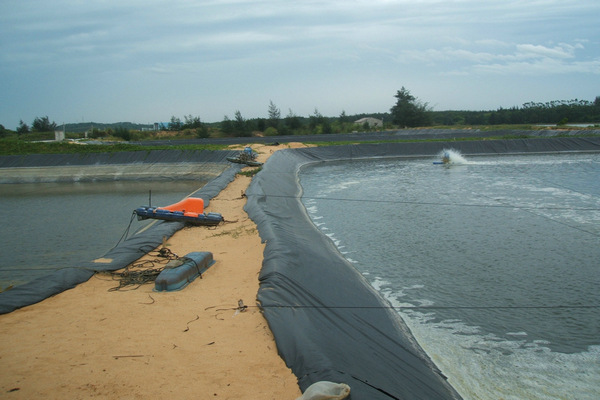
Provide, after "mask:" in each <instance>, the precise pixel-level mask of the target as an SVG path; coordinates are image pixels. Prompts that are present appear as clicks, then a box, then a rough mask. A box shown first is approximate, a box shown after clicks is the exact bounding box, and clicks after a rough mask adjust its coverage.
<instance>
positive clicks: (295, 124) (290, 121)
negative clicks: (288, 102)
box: [284, 108, 302, 131]
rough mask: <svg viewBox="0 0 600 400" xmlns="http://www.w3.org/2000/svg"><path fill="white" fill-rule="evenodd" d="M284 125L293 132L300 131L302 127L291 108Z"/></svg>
mask: <svg viewBox="0 0 600 400" xmlns="http://www.w3.org/2000/svg"><path fill="white" fill-rule="evenodd" d="M284 123H285V126H286V127H287V128H288V129H290V130H292V131H294V130H297V129H300V127H301V126H302V122H300V118H299V117H298V116H297V115H296V114H294V112H293V111H292V109H291V108H290V109H289V112H288V115H286V117H285V120H284Z"/></svg>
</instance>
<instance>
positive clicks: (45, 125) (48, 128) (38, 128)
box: [31, 116, 56, 132]
mask: <svg viewBox="0 0 600 400" xmlns="http://www.w3.org/2000/svg"><path fill="white" fill-rule="evenodd" d="M31 128H32V130H33V131H34V132H54V130H55V129H56V123H55V122H52V123H50V120H49V119H48V116H45V117H41V118H40V117H35V119H34V120H33V124H31Z"/></svg>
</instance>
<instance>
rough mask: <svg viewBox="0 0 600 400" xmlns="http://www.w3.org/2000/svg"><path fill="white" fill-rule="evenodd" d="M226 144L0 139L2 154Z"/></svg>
mask: <svg viewBox="0 0 600 400" xmlns="http://www.w3.org/2000/svg"><path fill="white" fill-rule="evenodd" d="M226 148H227V146H226V145H216V144H206V145H180V146H178V145H172V144H165V145H158V146H139V145H133V144H128V143H110V144H77V143H74V142H28V141H23V140H18V139H4V140H0V155H4V156H5V155H23V154H87V153H113V152H121V151H150V150H166V149H170V150H225V149H226Z"/></svg>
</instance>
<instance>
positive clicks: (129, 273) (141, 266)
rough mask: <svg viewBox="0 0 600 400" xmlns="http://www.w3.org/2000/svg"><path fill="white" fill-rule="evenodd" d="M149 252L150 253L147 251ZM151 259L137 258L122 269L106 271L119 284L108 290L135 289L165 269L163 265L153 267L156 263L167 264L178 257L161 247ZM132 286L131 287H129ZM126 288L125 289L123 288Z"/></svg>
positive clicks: (151, 280)
mask: <svg viewBox="0 0 600 400" xmlns="http://www.w3.org/2000/svg"><path fill="white" fill-rule="evenodd" d="M148 254H150V253H148ZM155 257H156V258H154V259H153V260H139V261H135V262H133V263H131V264H129V265H127V266H126V267H125V268H124V270H123V271H121V272H116V271H110V272H108V273H109V274H110V275H111V277H112V279H113V280H118V281H119V284H118V285H117V286H115V287H113V288H110V289H108V291H109V292H114V291H118V290H136V289H139V288H140V287H141V286H142V285H144V284H147V283H151V282H154V281H156V278H157V277H158V275H159V274H160V273H161V272H162V271H163V270H164V269H165V266H159V267H155V265H156V264H158V265H163V264H167V263H169V262H170V261H172V260H177V259H179V256H177V254H175V253H173V252H172V251H171V250H169V249H167V248H166V247H163V248H161V249H160V250H158V251H157V252H156V254H155ZM131 286H133V287H131ZM125 288H127V289H125Z"/></svg>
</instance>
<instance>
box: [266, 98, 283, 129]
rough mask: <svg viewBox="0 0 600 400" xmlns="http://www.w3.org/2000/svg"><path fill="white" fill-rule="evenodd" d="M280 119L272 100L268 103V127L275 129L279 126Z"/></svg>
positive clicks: (278, 111)
mask: <svg viewBox="0 0 600 400" xmlns="http://www.w3.org/2000/svg"><path fill="white" fill-rule="evenodd" d="M280 119H281V111H280V110H279V108H277V106H276V105H275V104H274V103H273V101H272V100H270V101H269V126H270V127H273V128H275V129H277V127H278V126H279V120H280Z"/></svg>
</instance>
